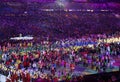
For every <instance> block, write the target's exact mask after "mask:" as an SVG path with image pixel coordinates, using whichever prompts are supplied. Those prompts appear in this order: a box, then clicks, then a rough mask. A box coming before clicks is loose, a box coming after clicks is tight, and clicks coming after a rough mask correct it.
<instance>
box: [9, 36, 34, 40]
mask: <svg viewBox="0 0 120 82" xmlns="http://www.w3.org/2000/svg"><path fill="white" fill-rule="evenodd" d="M10 40H33V37H32V36H24V37H23V36H20V37H11V38H10Z"/></svg>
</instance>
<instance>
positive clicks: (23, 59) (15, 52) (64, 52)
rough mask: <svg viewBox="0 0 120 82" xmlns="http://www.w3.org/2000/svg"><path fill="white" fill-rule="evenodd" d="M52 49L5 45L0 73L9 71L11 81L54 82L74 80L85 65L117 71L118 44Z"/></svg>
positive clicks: (20, 44) (102, 69) (0, 58)
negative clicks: (46, 81) (47, 81)
mask: <svg viewBox="0 0 120 82" xmlns="http://www.w3.org/2000/svg"><path fill="white" fill-rule="evenodd" d="M47 45H49V44H47ZM50 46H51V45H49V46H45V45H42V44H41V45H38V44H33V43H32V42H24V43H17V44H11V43H6V44H5V45H3V46H1V47H0V67H1V70H7V71H8V72H9V74H8V80H11V81H12V82H14V81H15V80H22V81H23V82H30V81H33V82H34V81H35V82H37V81H36V80H38V78H39V80H40V78H41V79H46V80H50V81H52V80H54V81H55V82H56V81H63V80H67V81H71V80H73V79H72V77H74V76H79V75H80V73H76V74H75V73H74V72H75V70H77V67H80V66H81V65H82V66H83V67H86V68H89V69H92V70H95V71H97V72H98V73H99V72H106V71H107V69H113V68H114V63H115V60H114V57H119V55H120V45H119V42H117V43H100V44H93V46H91V47H90V46H79V47H78V46H72V47H56V48H51V47H50ZM69 46H70V45H69ZM118 66H119V65H118ZM74 80H77V79H74ZM38 82H39V81H38Z"/></svg>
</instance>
